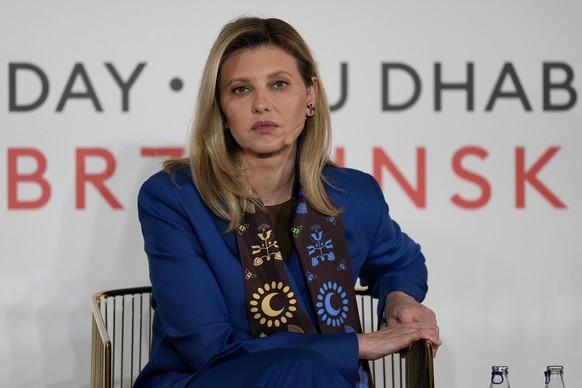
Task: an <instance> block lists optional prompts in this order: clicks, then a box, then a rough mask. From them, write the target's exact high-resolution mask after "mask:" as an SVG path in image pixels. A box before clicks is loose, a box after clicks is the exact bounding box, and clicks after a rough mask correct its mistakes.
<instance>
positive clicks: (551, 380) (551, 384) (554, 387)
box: [545, 372, 564, 388]
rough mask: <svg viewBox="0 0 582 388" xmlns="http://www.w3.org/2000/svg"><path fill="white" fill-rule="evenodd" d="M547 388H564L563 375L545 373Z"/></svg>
mask: <svg viewBox="0 0 582 388" xmlns="http://www.w3.org/2000/svg"><path fill="white" fill-rule="evenodd" d="M545 375H546V388H564V379H563V378H562V373H556V372H545Z"/></svg>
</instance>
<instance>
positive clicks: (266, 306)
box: [261, 292, 284, 317]
mask: <svg viewBox="0 0 582 388" xmlns="http://www.w3.org/2000/svg"><path fill="white" fill-rule="evenodd" d="M277 294H279V293H278V292H272V293H270V294H268V295H266V296H265V297H264V298H263V301H262V302H261V309H262V310H263V312H264V313H265V314H266V315H268V316H270V317H276V316H278V315H279V314H281V312H283V310H284V309H279V310H273V308H272V307H271V299H273V297H274V296H275V295H277Z"/></svg>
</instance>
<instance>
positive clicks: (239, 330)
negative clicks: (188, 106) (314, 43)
mask: <svg viewBox="0 0 582 388" xmlns="http://www.w3.org/2000/svg"><path fill="white" fill-rule="evenodd" d="M329 148H330V114H329V107H328V104H327V101H326V97H325V92H324V89H323V85H322V84H321V82H320V81H319V76H318V72H317V69H316V66H315V61H314V59H313V58H312V56H311V54H310V52H309V49H308V47H307V45H306V44H305V42H304V41H303V39H302V38H301V37H300V36H299V34H298V33H297V32H296V31H295V30H294V29H293V28H292V27H291V26H289V25H288V24H287V23H285V22H283V21H281V20H278V19H259V18H252V17H251V18H240V19H237V20H235V21H233V22H231V23H229V24H227V25H226V26H225V27H224V28H223V30H222V31H221V33H220V34H219V36H218V38H217V40H216V42H215V43H214V46H213V47H212V49H211V52H210V55H209V57H208V60H207V63H206V67H205V70H204V74H203V78H202V85H201V88H200V92H199V97H198V107H197V112H196V118H195V122H194V126H193V132H192V139H191V143H190V152H189V157H187V158H185V159H180V160H172V161H168V162H167V163H166V164H165V168H164V171H161V172H159V173H157V174H155V175H154V176H152V177H151V178H150V179H149V180H147V181H146V182H145V183H144V185H143V186H142V188H141V190H140V193H139V198H138V203H139V217H140V222H141V225H142V231H143V235H144V240H145V250H146V252H147V255H148V260H149V270H150V278H151V282H152V287H153V294H154V298H155V303H156V314H155V318H154V338H153V353H152V357H151V360H150V362H149V363H148V364H147V365H146V367H145V368H144V370H143V371H142V373H141V374H140V376H139V377H138V380H137V382H136V386H138V387H142V386H152V387H154V386H155V387H165V386H167V387H182V386H188V387H197V386H200V387H202V386H212V387H219V386H225V387H233V386H237V387H248V386H249V387H250V386H252V387H255V386H263V387H296V386H301V385H304V386H310V387H311V386H319V387H342V386H346V387H353V386H356V385H357V384H359V386H366V384H367V382H368V376H367V375H366V370H367V362H362V361H361V360H374V359H377V358H380V357H383V356H385V355H387V354H391V353H395V352H399V351H401V350H403V349H406V348H407V347H408V346H410V345H411V344H412V342H413V341H415V340H418V339H420V338H425V339H428V340H430V341H432V343H433V344H434V346H435V348H436V347H438V345H440V340H439V335H438V327H437V325H436V319H435V316H434V314H433V312H432V311H431V310H429V309H428V308H426V307H424V306H423V305H421V304H420V301H421V300H422V299H423V298H424V296H425V293H426V290H427V285H426V266H425V263H424V257H423V256H422V254H421V252H420V248H419V246H418V245H417V244H416V243H414V242H413V241H412V240H411V239H410V238H409V237H408V236H407V235H406V234H404V233H402V232H401V231H400V228H399V227H398V225H397V224H396V223H395V222H393V221H392V220H391V219H390V217H389V215H388V206H387V205H386V203H385V201H384V199H383V195H382V192H381V190H380V188H379V187H378V185H377V183H376V182H375V181H374V179H373V178H372V177H371V176H369V175H368V174H365V173H362V172H359V171H355V170H351V169H345V168H340V167H338V166H337V165H336V164H334V163H333V162H332V161H331V160H330V157H329ZM357 278H360V281H361V283H362V284H364V285H367V286H369V287H370V289H371V291H372V294H373V296H375V297H378V298H379V299H380V304H379V311H380V312H384V317H385V319H386V322H387V324H388V327H387V328H383V329H381V330H379V331H376V332H374V333H370V334H361V333H359V332H360V328H359V321H358V314H357V306H356V305H355V299H354V292H353V286H354V283H355V279H357ZM359 360H360V361H359Z"/></svg>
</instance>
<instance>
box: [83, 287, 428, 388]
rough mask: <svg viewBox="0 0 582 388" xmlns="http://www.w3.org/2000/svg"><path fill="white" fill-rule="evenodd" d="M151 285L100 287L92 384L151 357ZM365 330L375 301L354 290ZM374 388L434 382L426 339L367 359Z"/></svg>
mask: <svg viewBox="0 0 582 388" xmlns="http://www.w3.org/2000/svg"><path fill="white" fill-rule="evenodd" d="M151 292H152V289H151V287H137V288H124V289H118V290H110V291H103V292H98V293H95V294H93V295H92V297H91V301H90V302H91V309H92V313H93V320H92V321H93V322H92V343H91V388H113V387H131V386H132V385H133V382H134V381H135V378H136V377H137V375H138V374H139V372H140V371H141V369H142V368H143V367H144V366H145V364H146V363H147V361H148V360H149V357H150V352H151V337H152V320H153V308H152V304H151ZM356 300H357V304H358V309H359V313H360V320H361V323H362V329H363V330H364V332H370V331H372V330H375V329H376V327H377V326H378V321H377V315H376V309H377V306H378V301H377V300H376V299H374V298H372V297H371V296H370V295H369V294H367V292H366V290H364V289H357V290H356ZM370 366H371V370H372V377H373V378H374V384H375V386H376V388H383V387H386V388H388V387H392V388H434V372H433V364H432V349H431V345H430V343H428V342H426V341H417V342H416V343H415V344H414V346H413V349H412V352H411V353H410V354H409V355H408V356H407V357H406V358H401V357H400V356H399V355H390V356H387V357H384V358H382V359H380V360H376V361H373V362H370Z"/></svg>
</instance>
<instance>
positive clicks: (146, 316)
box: [90, 287, 153, 388]
mask: <svg viewBox="0 0 582 388" xmlns="http://www.w3.org/2000/svg"><path fill="white" fill-rule="evenodd" d="M151 293H152V289H151V287H137V288H124V289H118V290H110V291H103V292H98V293H95V294H93V295H92V297H91V300H90V303H91V310H92V313H93V319H92V340H91V388H97V387H98V388H112V387H131V386H132V385H133V382H134V381H135V378H136V377H137V375H138V374H139V372H140V371H141V370H142V368H143V367H144V366H145V364H146V363H147V362H148V360H149V358H150V352H151V338H152V320H153V309H152V304H151Z"/></svg>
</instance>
